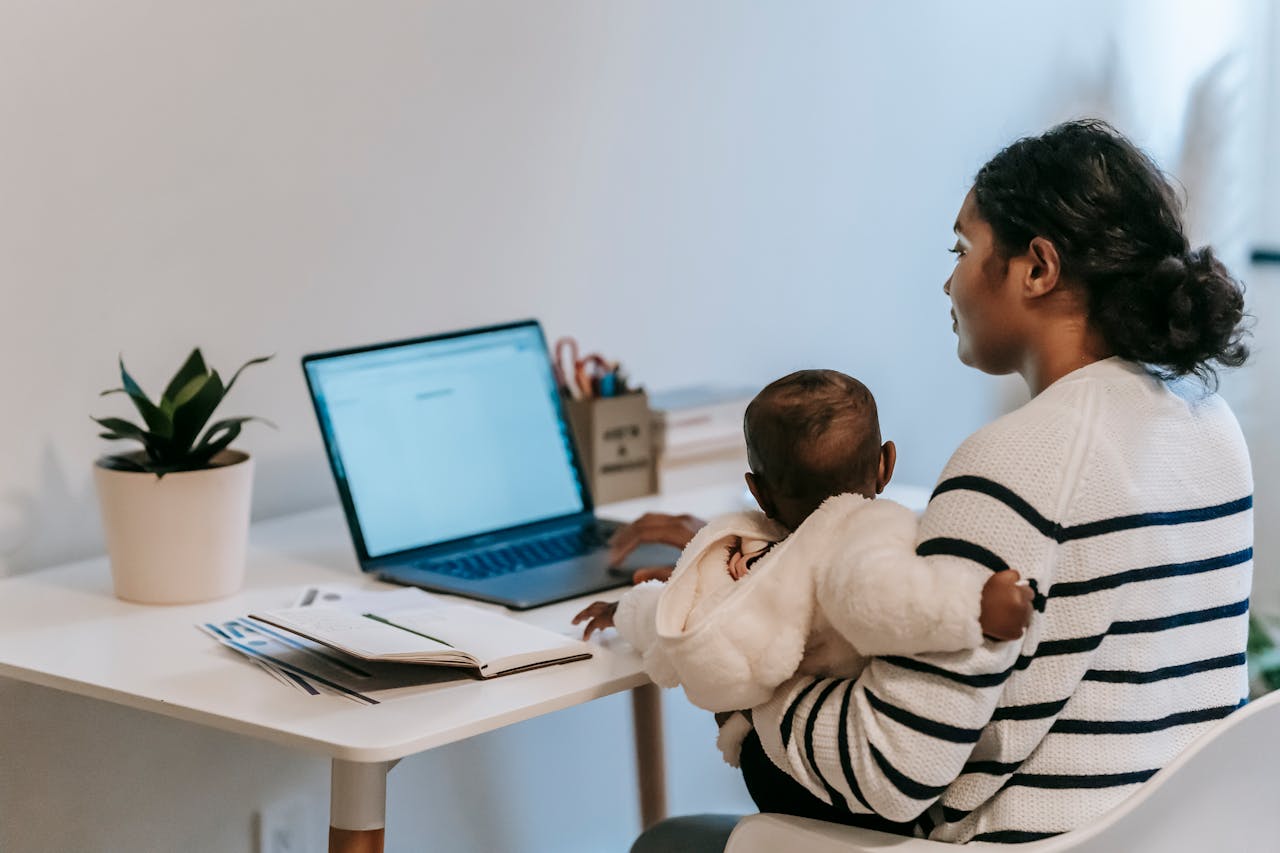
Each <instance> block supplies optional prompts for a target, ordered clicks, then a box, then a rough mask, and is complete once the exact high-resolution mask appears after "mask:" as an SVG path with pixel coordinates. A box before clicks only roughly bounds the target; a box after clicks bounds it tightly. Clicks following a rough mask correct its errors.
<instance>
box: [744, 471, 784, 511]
mask: <svg viewBox="0 0 1280 853" xmlns="http://www.w3.org/2000/svg"><path fill="white" fill-rule="evenodd" d="M747 488H748V489H750V490H751V497H753V498H755V499H756V504H758V505H759V507H760V510H761V511H762V512H763V513H764V514H765V515H767V516H768V517H769V518H772V519H775V520H776V519H777V518H778V508H777V507H776V506H774V503H773V499H772V497H771V496H770V495H769V490H768V489H767V488H766V487H765V484H764V482H763V481H762V480H761V479H760V478H759V477H757V476H756V475H755V474H752V473H751V472H750V471H748V472H747Z"/></svg>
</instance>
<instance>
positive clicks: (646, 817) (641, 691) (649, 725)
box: [631, 684, 667, 829]
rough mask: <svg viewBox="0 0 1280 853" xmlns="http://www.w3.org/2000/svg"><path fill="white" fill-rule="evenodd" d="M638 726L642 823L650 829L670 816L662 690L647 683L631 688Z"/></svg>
mask: <svg viewBox="0 0 1280 853" xmlns="http://www.w3.org/2000/svg"><path fill="white" fill-rule="evenodd" d="M631 715H632V722H633V724H634V725H635V729H636V773H637V775H638V776H639V783H640V826H641V828H642V829H648V828H649V827H651V826H653V825H654V824H655V823H657V822H658V821H660V820H662V819H663V818H665V817H666V816H667V771H666V761H665V756H664V754H663V746H662V690H661V688H659V687H658V685H656V684H645V685H643V686H641V687H637V688H635V689H634V690H632V691H631Z"/></svg>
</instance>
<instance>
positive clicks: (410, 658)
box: [199, 587, 591, 705]
mask: <svg viewBox="0 0 1280 853" xmlns="http://www.w3.org/2000/svg"><path fill="white" fill-rule="evenodd" d="M199 627H200V628H201V630H203V631H204V632H205V633H207V634H209V635H210V636H211V637H213V638H214V639H216V640H217V641H218V642H220V643H222V644H223V645H224V646H226V647H228V648H230V649H233V650H234V651H236V652H237V653H239V654H241V655H243V656H244V657H246V658H248V659H249V660H251V661H252V662H253V663H255V664H256V665H258V666H260V667H262V668H263V669H265V670H266V671H267V672H268V673H269V674H270V675H272V676H273V677H275V678H276V679H277V680H279V681H281V682H282V683H284V684H287V685H289V686H291V687H295V688H297V689H298V690H301V691H303V692H304V693H308V694H310V695H313V696H314V695H319V694H322V693H333V694H337V695H339V696H343V697H345V698H347V699H351V700H353V701H356V702H361V703H363V704H368V705H376V704H378V703H379V701H380V699H379V698H378V695H379V694H384V693H385V691H392V690H396V689H399V688H404V687H414V686H421V685H423V684H431V683H437V682H441V681H449V680H456V679H460V678H493V677H496V676H499V675H510V674H512V673H516V672H523V671H525V670H530V669H538V668H540V667H544V666H552V665H555V664H561V663H569V662H570V661H576V660H583V659H585V658H589V657H591V647H590V646H588V645H586V644H585V643H582V642H580V641H578V640H574V639H572V638H570V637H566V636H564V635H562V634H557V633H556V632H554V631H548V630H546V629H544V628H538V627H536V626H534V625H529V624H526V623H524V622H521V621H519V620H517V619H512V618H511V617H509V616H504V615H502V614H501V613H497V612H494V611H492V610H485V609H481V608H479V607H473V606H471V605H468V604H461V603H458V602H456V601H453V600H451V599H447V598H442V597H440V596H435V595H431V594H430V593H427V592H423V591H422V590H420V589H415V588H405V589H397V590H388V591H378V592H369V591H367V590H360V589H355V588H345V587H308V588H307V589H305V590H304V591H303V593H302V595H301V596H300V598H299V599H298V600H297V601H296V602H295V603H294V606H292V607H287V608H283V609H279V610H264V611H259V612H255V613H251V614H249V615H248V616H247V617H243V618H240V619H233V620H231V621H229V622H222V623H206V624H203V625H200V626H199Z"/></svg>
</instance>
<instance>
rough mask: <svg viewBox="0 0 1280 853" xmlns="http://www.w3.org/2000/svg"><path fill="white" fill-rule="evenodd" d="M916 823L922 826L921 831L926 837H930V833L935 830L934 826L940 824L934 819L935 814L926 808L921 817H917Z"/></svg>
mask: <svg viewBox="0 0 1280 853" xmlns="http://www.w3.org/2000/svg"><path fill="white" fill-rule="evenodd" d="M916 825H917V826H919V827H920V831H921V832H923V833H924V837H925V838H928V837H929V833H931V832H933V830H934V827H936V826H937V825H938V824H937V823H936V822H935V821H934V819H933V816H932V815H930V814H929V812H928V811H927V810H926V811H923V812H921V813H920V817H918V818H916Z"/></svg>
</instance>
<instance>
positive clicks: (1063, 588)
mask: <svg viewBox="0 0 1280 853" xmlns="http://www.w3.org/2000/svg"><path fill="white" fill-rule="evenodd" d="M1252 559H1253V549H1252V548H1245V549H1244V550H1243V551H1236V552H1235V553H1234V554H1224V555H1222V556H1220V557H1209V558H1208V559H1204V560H1193V561H1192V562H1189V563H1169V564H1166V565H1163V566H1149V567H1147V568H1143V569H1132V570H1130V571H1127V572H1119V573H1118V574H1114V575H1106V576H1105V577H1100V578H1094V579H1093V580H1088V581H1074V582H1071V583H1059V584H1054V585H1053V587H1052V588H1051V589H1050V590H1049V596H1050V597H1051V598H1067V597H1069V596H1075V595H1088V594H1089V593H1091V592H1099V591H1101V590H1104V589H1115V588H1116V587H1118V586H1124V585H1125V584H1127V583H1136V582H1139V581H1152V580H1159V579H1161V578H1174V577H1180V576H1183V575H1197V574H1201V573H1202V572H1212V571H1216V570H1218V569H1225V568H1228V567H1230V566H1238V565H1240V564H1242V563H1247V562H1249V561H1250V560H1252Z"/></svg>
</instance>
